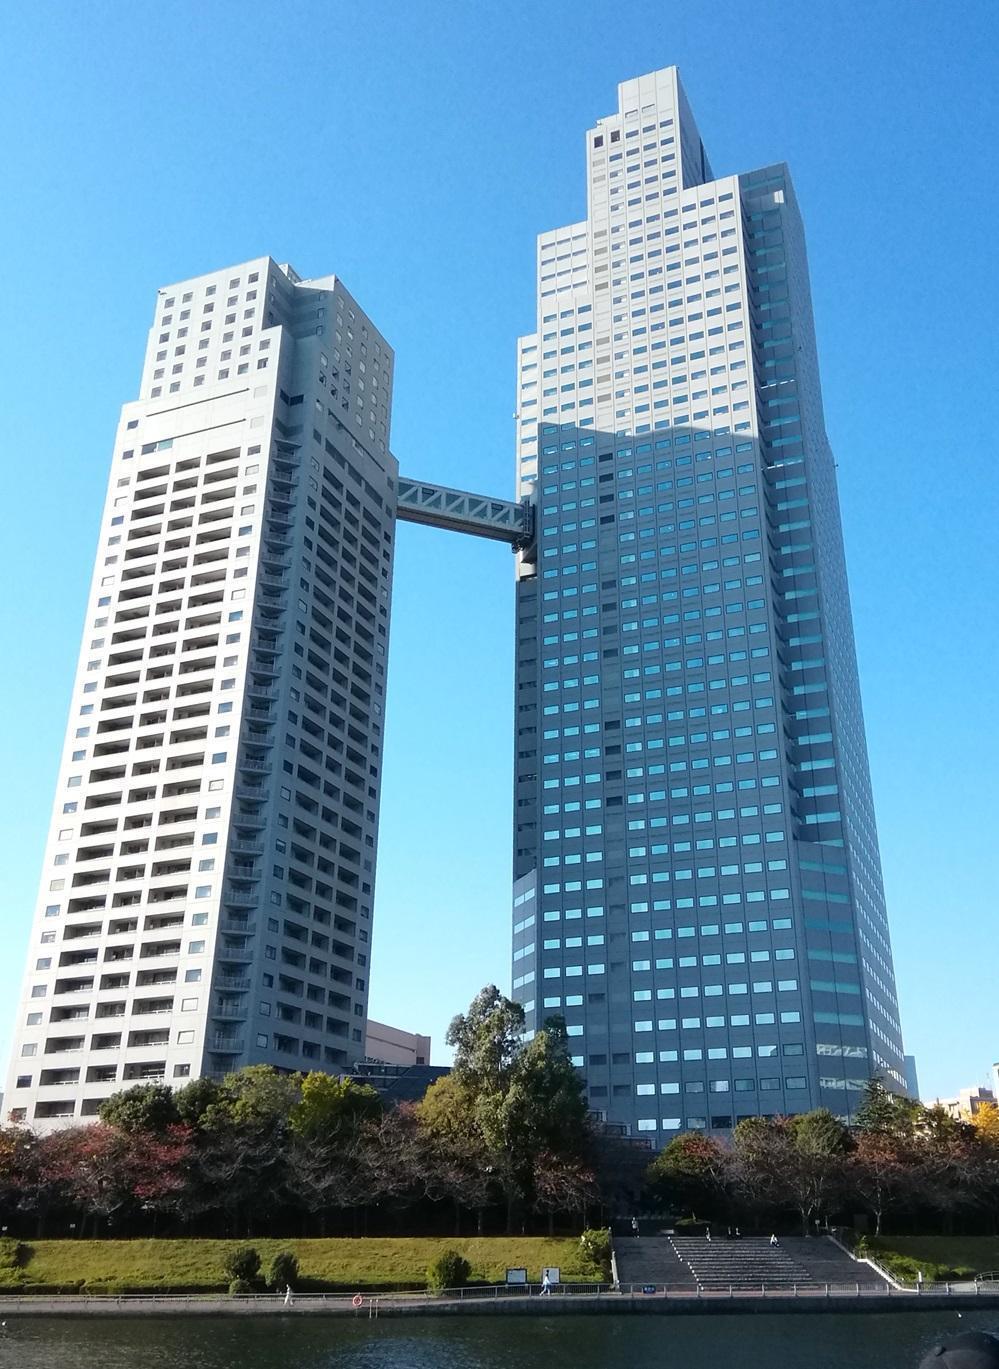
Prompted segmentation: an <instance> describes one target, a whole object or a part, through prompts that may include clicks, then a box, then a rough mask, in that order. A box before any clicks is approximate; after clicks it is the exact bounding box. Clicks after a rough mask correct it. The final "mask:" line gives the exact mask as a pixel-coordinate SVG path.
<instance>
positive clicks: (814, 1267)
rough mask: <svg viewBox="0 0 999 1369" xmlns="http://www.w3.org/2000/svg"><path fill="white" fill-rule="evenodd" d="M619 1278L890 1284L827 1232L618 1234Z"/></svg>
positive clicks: (702, 1284) (698, 1284) (725, 1283)
mask: <svg viewBox="0 0 999 1369" xmlns="http://www.w3.org/2000/svg"><path fill="white" fill-rule="evenodd" d="M614 1255H615V1259H616V1261H617V1277H618V1282H619V1283H620V1284H621V1286H622V1287H623V1288H625V1289H627V1288H628V1287H629V1286H631V1287H632V1288H643V1287H651V1286H656V1287H658V1288H670V1289H676V1290H681V1289H684V1288H686V1289H689V1290H690V1291H691V1292H694V1291H696V1290H698V1289H704V1290H705V1291H708V1290H716V1291H726V1292H727V1291H728V1289H729V1288H738V1289H762V1288H763V1287H766V1288H768V1289H779V1288H794V1287H797V1288H823V1287H825V1286H826V1285H827V1284H828V1285H829V1286H830V1287H840V1288H849V1287H853V1286H854V1285H857V1284H859V1285H861V1286H862V1287H864V1288H881V1289H884V1288H885V1286H886V1285H885V1280H884V1279H882V1277H881V1276H880V1274H878V1273H877V1271H876V1270H874V1269H872V1268H871V1267H870V1266H869V1265H866V1264H857V1263H855V1262H854V1261H853V1260H851V1259H850V1256H849V1255H847V1254H846V1252H845V1251H843V1250H842V1249H841V1248H840V1247H839V1246H838V1245H835V1244H834V1243H833V1242H832V1241H830V1240H826V1239H825V1238H824V1237H814V1236H812V1237H801V1236H782V1237H781V1238H780V1244H779V1245H775V1246H772V1245H771V1244H770V1239H769V1237H767V1236H763V1237H760V1236H746V1237H743V1238H741V1239H739V1240H727V1239H725V1238H724V1237H715V1238H714V1239H713V1240H711V1241H708V1240H705V1238H704V1237H703V1236H670V1235H665V1234H663V1235H658V1234H657V1235H654V1236H642V1237H636V1236H616V1237H615V1238H614Z"/></svg>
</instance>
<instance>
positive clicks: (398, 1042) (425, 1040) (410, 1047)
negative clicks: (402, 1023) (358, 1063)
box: [364, 1017, 430, 1065]
mask: <svg viewBox="0 0 999 1369" xmlns="http://www.w3.org/2000/svg"><path fill="white" fill-rule="evenodd" d="M364 1054H365V1057H366V1058H367V1059H368V1060H378V1061H381V1062H382V1063H383V1064H386V1065H429V1064H430V1037H429V1036H420V1035H419V1034H418V1033H416V1032H407V1031H402V1030H401V1028H399V1027H387V1026H386V1025H385V1023H384V1022H375V1021H373V1020H372V1019H371V1018H370V1017H369V1018H368V1022H367V1026H366V1029H365V1035H364Z"/></svg>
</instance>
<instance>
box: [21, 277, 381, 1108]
mask: <svg viewBox="0 0 999 1369" xmlns="http://www.w3.org/2000/svg"><path fill="white" fill-rule="evenodd" d="M392 367H393V357H392V352H391V349H390V348H389V347H388V345H387V343H386V342H385V340H384V339H383V338H382V337H381V336H380V334H379V333H378V332H377V330H376V329H375V328H374V326H373V324H372V323H371V322H370V320H369V319H368V318H367V317H366V316H365V315H364V314H363V312H362V311H361V310H360V309H359V307H358V306H357V304H356V302H355V301H354V300H353V299H352V297H351V296H350V295H349V293H348V292H347V291H346V290H345V288H344V287H343V285H342V284H341V283H340V282H339V281H338V280H337V279H336V278H335V277H332V276H331V277H327V278H324V279H322V280H317V281H303V280H301V279H300V278H299V277H298V276H297V275H296V274H295V272H294V271H292V270H291V268H290V267H287V266H284V267H282V266H278V265H277V264H276V263H275V262H274V261H272V260H271V259H269V258H267V257H264V258H259V259H257V260H255V261H251V262H246V263H243V264H242V265H240V266H234V267H231V268H228V269H226V270H224V271H217V272H214V273H212V274H210V275H206V276H201V277H198V278H196V279H193V280H189V281H183V282H180V283H178V284H176V285H173V286H169V287H166V288H164V289H162V290H160V291H159V293H158V297H157V303H156V311H155V317H154V321H153V326H152V329H151V330H150V334H149V343H148V347H147V351H146V360H145V365H144V368H143V375H142V384H141V390H140V398H139V399H138V400H137V401H135V402H132V403H128V404H126V405H125V406H124V408H123V410H122V416H121V421H120V424H119V428H118V434H117V438H116V441H115V447H114V454H113V457H112V463H111V472H110V478H109V482H108V493H107V499H106V503H105V512H104V519H103V523H102V526H101V533H100V542H99V547H98V552H97V557H96V561H95V568H94V576H93V582H92V586H91V592H90V598H89V602H88V609H87V621H86V626H85V629H84V635H83V643H82V646H81V651H80V660H79V668H78V672H77V679H76V684H75V687H74V691H73V697H72V703H71V707H70V717H69V721H68V724H67V731H66V742H65V748H64V755H63V761H62V765H61V768H60V772H59V778H58V783H57V789H56V796H55V803H54V809H53V817H52V825H51V831H50V836H49V841H48V845H47V848H46V852H45V859H44V868H43V873H42V878H41V887H40V894H39V899H38V907H37V911H36V915H35V921H34V926H33V930H32V934H31V948H30V953H29V960H28V966H27V973H26V977H25V983H24V990H23V996H22V1001H21V1003H20V1005H19V1007H18V1009H17V1024H16V1034H15V1042H14V1048H13V1056H12V1061H11V1068H10V1075H9V1080H8V1087H7V1094H6V1097H7V1109H8V1111H7V1116H8V1117H10V1118H11V1119H13V1120H16V1121H26V1122H28V1123H30V1124H32V1125H36V1126H39V1127H42V1128H45V1127H49V1126H53V1125H59V1124H65V1123H70V1122H73V1121H79V1120H81V1119H85V1118H88V1117H93V1116H94V1115H95V1114H96V1112H97V1110H98V1108H99V1106H100V1103H101V1100H102V1099H103V1098H105V1097H107V1096H108V1095H109V1094H111V1093H113V1092H115V1091H116V1090H117V1089H120V1088H122V1087H123V1086H128V1085H129V1084H133V1083H137V1082H141V1081H144V1080H166V1081H168V1082H170V1083H174V1084H176V1083H179V1082H182V1081H183V1080H185V1079H187V1078H193V1077H197V1076H198V1075H203V1074H206V1075H221V1074H223V1073H225V1072H226V1071H228V1070H230V1069H233V1068H237V1067H239V1066H241V1065H245V1064H248V1063H255V1062H266V1063H270V1064H274V1065H277V1066H278V1067H280V1068H283V1069H303V1068H304V1069H309V1068H320V1067H324V1068H330V1069H335V1068H338V1067H341V1066H343V1067H346V1066H348V1065H349V1064H350V1063H351V1062H352V1061H353V1059H354V1058H356V1056H357V1054H358V1053H359V1051H360V1050H361V1049H362V1047H363V1030H364V1021H365V1017H366V1004H367V985H368V975H369V969H370V967H369V964H368V957H369V954H370V934H371V933H370V924H371V909H372V899H373V881H374V863H375V850H376V841H377V824H378V796H379V785H380V773H381V759H382V758H381V752H382V741H383V723H384V693H385V668H386V653H387V647H388V621H389V600H390V593H391V576H392V551H393V533H394V488H395V485H394V482H395V477H396V474H397V466H396V462H395V460H394V458H393V457H392V456H391V455H390V453H389V450H388V441H389V414H390V403H391V388H392Z"/></svg>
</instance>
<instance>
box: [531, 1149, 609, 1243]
mask: <svg viewBox="0 0 999 1369" xmlns="http://www.w3.org/2000/svg"><path fill="white" fill-rule="evenodd" d="M531 1187H532V1189H533V1192H534V1206H535V1208H536V1209H537V1211H539V1212H545V1213H547V1214H548V1234H549V1236H551V1235H553V1234H554V1227H555V1214H556V1212H573V1213H578V1214H579V1215H580V1217H581V1218H582V1227H581V1229H582V1228H585V1226H586V1209H587V1207H588V1206H589V1205H590V1204H591V1203H593V1202H595V1201H596V1198H597V1196H598V1189H597V1183H596V1176H595V1175H594V1172H593V1170H592V1169H591V1168H590V1166H589V1165H587V1164H586V1163H584V1161H582V1160H578V1159H576V1158H574V1157H573V1156H565V1155H557V1154H553V1153H551V1152H550V1151H542V1152H541V1153H540V1154H538V1155H536V1156H535V1157H534V1174H533V1176H532V1183H531Z"/></svg>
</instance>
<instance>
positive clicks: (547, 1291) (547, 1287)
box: [541, 1269, 552, 1298]
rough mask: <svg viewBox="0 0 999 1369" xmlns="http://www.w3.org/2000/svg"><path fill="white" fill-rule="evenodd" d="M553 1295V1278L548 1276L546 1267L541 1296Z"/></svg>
mask: <svg viewBox="0 0 999 1369" xmlns="http://www.w3.org/2000/svg"><path fill="white" fill-rule="evenodd" d="M551 1295H552V1281H551V1279H550V1278H549V1277H548V1270H547V1269H546V1270H545V1272H544V1276H543V1278H542V1280H541V1297H543V1298H545V1297H548V1298H550V1297H551Z"/></svg>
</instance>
